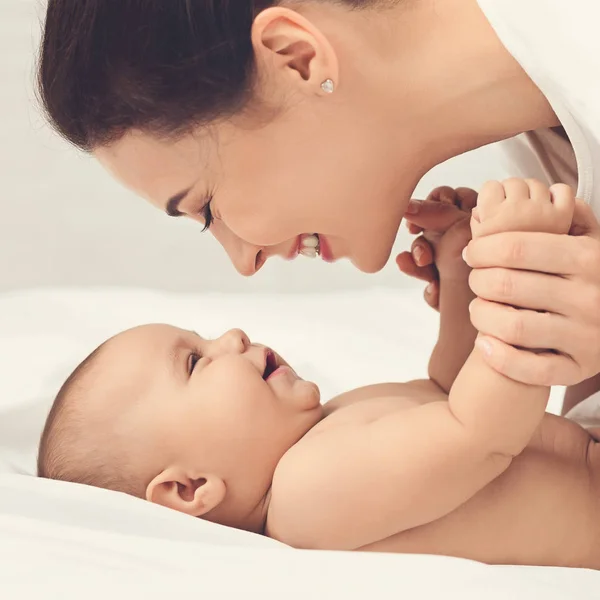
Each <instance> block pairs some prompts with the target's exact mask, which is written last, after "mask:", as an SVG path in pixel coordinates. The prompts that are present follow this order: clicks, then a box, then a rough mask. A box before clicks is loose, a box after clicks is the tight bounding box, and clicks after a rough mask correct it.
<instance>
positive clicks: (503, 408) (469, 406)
mask: <svg viewBox="0 0 600 600" xmlns="http://www.w3.org/2000/svg"><path fill="white" fill-rule="evenodd" d="M574 207H575V199H574V196H573V193H572V191H571V190H570V189H569V188H566V187H561V188H554V189H553V192H552V194H551V193H550V191H549V190H548V188H547V187H546V186H544V185H542V184H541V183H538V182H531V181H530V182H525V181H516V180H512V181H510V182H507V183H505V184H504V185H503V184H499V183H491V184H489V185H486V186H485V188H484V190H483V191H482V192H481V194H480V195H479V199H478V205H477V209H476V211H474V212H473V215H471V210H470V209H471V208H472V206H468V202H466V201H465V200H464V198H461V197H459V196H458V195H457V196H456V197H455V198H454V200H453V201H452V205H451V206H450V205H449V206H448V210H450V211H454V212H455V215H456V219H455V220H454V224H453V225H452V226H451V227H449V228H448V229H447V230H446V231H444V232H437V233H435V232H426V235H427V237H428V239H429V240H430V241H431V243H432V244H433V246H434V251H435V255H436V265H437V268H438V271H439V275H440V319H441V322H440V331H439V339H438V343H437V345H436V347H435V349H434V351H433V354H432V356H431V360H430V366H429V375H430V378H429V379H427V380H421V381H411V382H408V383H387V384H380V385H372V386H368V387H365V388H361V389H356V390H352V391H350V392H347V393H345V394H343V395H341V396H339V397H337V398H335V399H333V400H331V401H330V402H328V403H327V404H325V405H321V403H320V396H319V389H318V387H317V386H316V385H315V384H314V383H311V382H308V381H304V380H303V379H301V378H300V377H299V376H298V375H297V374H296V373H295V371H294V370H293V369H292V368H291V367H290V366H289V365H288V364H287V363H286V362H285V361H284V360H283V358H281V357H280V356H278V355H277V354H276V353H275V352H274V351H273V350H271V349H269V348H267V347H265V346H262V345H259V344H254V343H251V341H250V340H249V339H248V337H247V336H246V335H245V334H244V333H243V332H242V331H239V330H232V331H229V332H227V333H226V334H224V335H223V336H222V337H220V338H218V339H215V340H207V339H203V338H201V337H200V336H199V335H198V334H196V333H194V332H190V331H183V330H179V329H176V328H174V327H169V326H166V325H148V326H144V327H138V328H136V329H133V330H130V331H126V332H124V333H121V334H119V335H117V336H116V337H114V338H112V339H110V340H108V341H107V342H105V343H104V344H103V345H102V346H100V347H99V348H98V349H97V350H96V351H94V353H93V354H92V355H91V356H90V357H88V358H87V359H86V360H85V361H84V362H83V363H82V364H81V365H80V366H79V367H78V368H77V370H76V371H75V372H74V373H73V374H72V375H71V376H70V377H69V379H68V380H67V382H66V383H65V384H64V386H63V387H62V389H61V391H60V392H59V394H58V396H57V398H56V400H55V402H54V405H53V407H52V410H51V412H50V415H49V417H48V421H47V423H46V426H45V429H44V432H43V435H42V439H41V445H40V451H39V464H38V468H39V474H40V476H42V477H47V478H53V479H60V480H65V481H72V482H79V483H84V484H88V485H94V486H99V487H103V488H107V489H112V490H117V491H122V492H126V493H128V494H131V495H134V496H137V497H140V498H144V499H147V500H149V501H150V502H155V503H158V504H161V505H164V506H166V507H170V508H172V509H175V510H178V511H181V512H183V513H186V514H188V515H191V516H194V517H202V518H204V519H207V520H209V521H213V522H216V523H220V524H224V525H228V526H231V527H236V528H240V529H244V530H248V531H251V532H256V533H260V534H264V535H267V536H270V537H272V538H275V539H277V540H280V541H282V542H285V543H287V544H289V545H291V546H295V547H298V548H316V549H330V550H362V551H381V552H403V553H427V554H442V555H450V556H457V557H465V558H470V559H475V560H478V561H483V562H488V563H503V564H506V563H510V564H524V565H525V564H535V565H561V566H582V567H591V568H600V518H599V510H598V503H599V501H600V462H599V461H600V458H599V456H598V451H597V448H596V445H595V442H594V439H593V437H592V434H591V432H588V431H586V430H585V429H583V428H582V427H580V426H579V425H578V424H576V423H574V422H572V421H569V420H567V419H564V418H560V417H556V416H553V415H549V414H545V408H546V403H547V400H548V396H549V389H548V388H541V387H529V386H525V385H522V384H520V383H516V382H514V381H511V380H509V379H506V378H504V377H503V376H501V375H499V374H498V373H496V372H495V371H493V370H492V369H490V368H489V367H488V366H487V365H486V363H485V362H484V360H483V358H482V356H481V350H480V349H478V348H475V347H474V345H475V343H476V337H477V332H476V331H475V330H474V329H473V327H472V326H471V323H470V319H469V304H470V302H471V301H472V300H473V295H472V293H471V291H470V289H469V286H468V276H469V269H468V267H467V266H466V264H465V263H464V262H463V261H462V260H461V251H462V249H463V248H464V247H465V245H466V243H467V242H468V240H469V239H470V235H471V229H472V233H473V236H481V235H488V234H491V233H494V232H497V231H506V230H517V229H518V230H532V231H533V230H537V231H547V232H552V233H563V234H565V233H567V232H568V231H569V228H570V226H571V222H572V218H573V214H574ZM567 507H568V510H567Z"/></svg>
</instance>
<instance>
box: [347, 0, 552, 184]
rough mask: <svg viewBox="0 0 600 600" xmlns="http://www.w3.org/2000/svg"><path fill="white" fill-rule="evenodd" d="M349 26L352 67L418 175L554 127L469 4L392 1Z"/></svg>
mask: <svg viewBox="0 0 600 600" xmlns="http://www.w3.org/2000/svg"><path fill="white" fill-rule="evenodd" d="M355 15H356V16H355V18H357V17H358V18H360V13H355ZM363 18H364V13H363ZM356 29H357V30H358V29H362V33H363V34H364V35H361V36H360V38H361V40H360V41H359V42H358V44H357V45H356V47H357V48H359V49H360V52H361V56H360V57H359V58H358V62H359V64H357V66H356V69H357V70H359V71H362V73H367V77H368V83H369V88H370V92H371V93H370V96H372V102H373V105H375V104H377V105H379V107H380V109H383V112H384V113H385V114H386V118H387V120H388V125H389V126H390V127H391V128H392V129H393V130H394V131H396V132H399V135H398V143H399V144H400V145H401V146H402V145H403V146H405V148H404V149H403V148H402V147H400V148H398V151H399V153H400V154H401V153H402V152H403V150H409V146H411V147H412V152H417V153H418V154H419V157H420V158H419V160H420V162H422V163H423V170H424V172H425V171H427V170H429V169H430V168H432V167H433V166H435V165H436V164H439V163H440V162H443V161H445V160H447V159H449V158H451V157H453V156H456V155H458V154H462V153H463V152H466V151H469V150H473V149H475V148H478V147H480V146H483V145H486V144H489V143H492V142H496V141H500V140H503V139H507V138H509V137H513V136H515V135H517V134H520V133H523V132H524V131H530V130H534V129H540V128H544V127H553V126H556V125H559V121H558V118H557V117H556V115H555V114H554V111H553V110H552V107H551V106H550V104H549V102H548V101H547V100H546V98H545V97H544V95H543V94H542V92H541V91H540V90H539V89H538V88H537V86H536V85H535V84H534V83H533V82H532V81H531V79H530V78H529V76H528V75H527V74H526V73H525V71H524V70H523V69H522V67H521V66H520V65H519V64H518V63H517V61H516V60H515V59H514V58H513V57H512V56H511V55H510V54H509V52H508V51H507V50H506V48H505V47H504V46H503V45H502V43H501V42H500V40H499V39H498V37H497V35H496V33H495V31H494V30H493V29H492V27H491V25H490V23H489V22H488V21H487V19H486V17H485V15H484V14H483V12H482V11H481V9H480V8H479V6H478V4H477V1H476V0H443V1H438V0H400V2H399V3H398V5H397V7H395V8H392V9H389V10H386V11H382V12H377V11H375V12H374V14H373V17H372V19H370V20H369V23H368V25H365V26H364V27H360V26H359V24H358V23H357V24H356ZM355 40H356V37H355ZM390 121H391V122H390ZM425 163H428V164H425Z"/></svg>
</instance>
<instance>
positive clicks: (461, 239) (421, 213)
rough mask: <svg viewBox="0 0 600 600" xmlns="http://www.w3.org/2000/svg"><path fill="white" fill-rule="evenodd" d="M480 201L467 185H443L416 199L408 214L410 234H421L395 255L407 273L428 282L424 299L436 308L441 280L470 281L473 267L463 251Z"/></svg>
mask: <svg viewBox="0 0 600 600" xmlns="http://www.w3.org/2000/svg"><path fill="white" fill-rule="evenodd" d="M476 203H477V192H475V191H474V190H471V189H468V188H457V189H453V188H450V187H440V188H436V189H435V190H433V191H432V192H431V193H430V194H429V196H428V197H427V199H426V200H424V201H422V202H418V201H413V202H411V204H410V206H409V210H408V212H407V214H406V220H407V225H408V229H409V231H410V233H412V234H415V235H418V234H422V235H420V236H419V237H418V238H417V239H416V240H415V241H414V242H413V244H412V248H411V251H410V252H403V253H401V254H400V255H398V257H397V258H396V263H397V264H398V267H399V269H400V270H401V271H402V272H403V273H405V274H406V275H410V276H411V277H415V278H417V279H420V280H423V281H426V282H428V283H429V285H428V287H427V289H426V290H425V300H426V301H427V303H428V304H429V305H430V306H431V307H433V308H435V309H437V308H438V304H439V282H440V277H441V278H442V279H443V280H446V281H447V280H462V281H465V282H466V280H467V277H468V275H469V272H470V269H469V267H468V266H467V265H466V264H465V263H464V261H463V260H462V257H461V254H462V251H463V249H464V248H465V246H466V245H467V244H468V243H469V241H470V239H471V231H470V227H469V221H470V218H471V211H472V210H473V208H474V207H475V205H476Z"/></svg>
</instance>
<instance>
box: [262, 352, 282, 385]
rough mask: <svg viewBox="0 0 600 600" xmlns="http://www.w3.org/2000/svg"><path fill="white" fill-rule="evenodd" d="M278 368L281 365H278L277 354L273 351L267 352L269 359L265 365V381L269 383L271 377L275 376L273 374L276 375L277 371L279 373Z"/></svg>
mask: <svg viewBox="0 0 600 600" xmlns="http://www.w3.org/2000/svg"><path fill="white" fill-rule="evenodd" d="M278 368H279V365H278V364H277V358H276V356H275V353H274V352H273V351H272V350H267V359H266V364H265V370H264V373H263V379H264V380H265V381H267V379H269V377H270V376H271V375H273V373H275V371H277V369H278Z"/></svg>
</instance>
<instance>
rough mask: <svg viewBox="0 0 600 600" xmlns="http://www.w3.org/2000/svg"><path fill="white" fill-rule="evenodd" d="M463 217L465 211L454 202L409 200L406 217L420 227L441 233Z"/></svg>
mask: <svg viewBox="0 0 600 600" xmlns="http://www.w3.org/2000/svg"><path fill="white" fill-rule="evenodd" d="M464 218H465V213H464V212H463V211H461V210H460V209H459V208H457V207H456V206H455V205H454V204H448V203H445V202H435V201H427V200H425V201H423V202H418V201H415V200H411V201H410V203H409V208H408V210H407V213H406V219H407V220H408V221H410V222H411V223H413V225H415V226H417V227H420V228H421V229H427V230H429V231H436V232H438V233H443V232H445V231H447V230H448V229H450V227H452V225H454V224H455V223H457V222H458V221H460V220H462V219H464Z"/></svg>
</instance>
